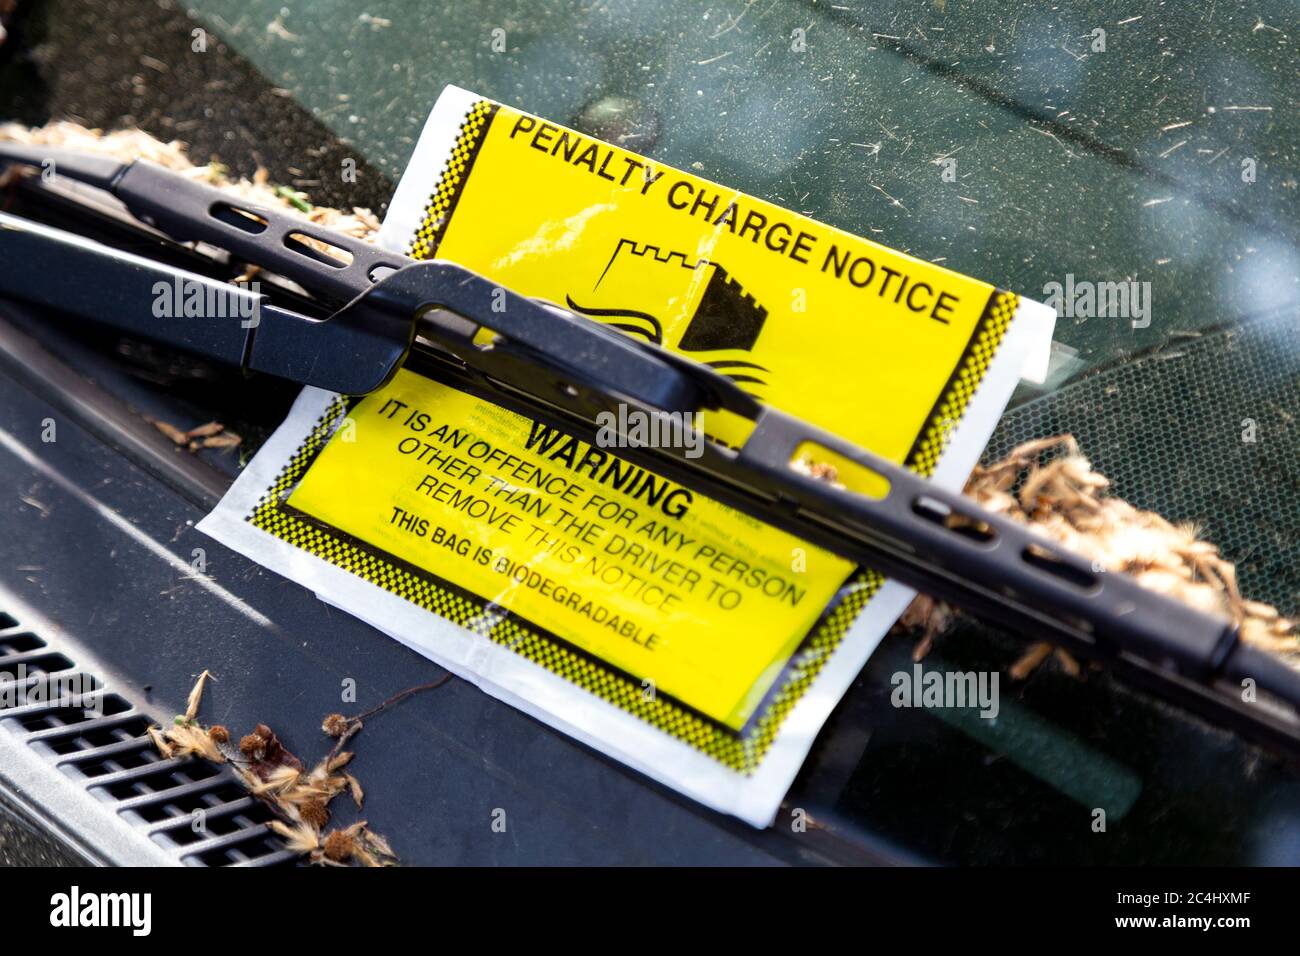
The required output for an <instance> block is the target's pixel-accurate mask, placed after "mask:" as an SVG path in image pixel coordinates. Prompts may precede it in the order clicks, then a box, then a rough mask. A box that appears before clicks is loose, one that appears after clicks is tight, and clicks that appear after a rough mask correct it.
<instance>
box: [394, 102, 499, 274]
mask: <svg viewBox="0 0 1300 956" xmlns="http://www.w3.org/2000/svg"><path fill="white" fill-rule="evenodd" d="M496 113H497V104H496V103H493V102H491V101H489V100H479V101H478V102H477V103H475V104H474V105H473V106H471V107H470V109H469V112H468V113H466V114H465V119H464V121H463V122H462V123H461V124H460V133H459V134H458V135H457V137H456V145H455V146H453V147H452V150H451V155H450V156H449V157H448V158H447V165H446V166H445V167H443V170H442V176H441V177H439V179H438V185H437V186H436V187H435V188H434V190H433V195H432V196H430V197H429V204H428V205H427V206H425V207H424V219H423V220H422V221H421V223H420V228H419V229H418V230H416V233H415V238H414V239H412V240H411V244H410V246H409V247H408V248H407V250H406V254H407V255H408V256H410V257H411V258H412V259H432V258H433V257H434V256H436V255H437V254H438V245H439V244H440V243H441V242H442V238H443V235H444V234H445V233H446V230H447V223H449V222H450V221H451V216H452V213H454V212H455V211H456V203H457V202H458V201H459V200H460V194H461V190H463V189H464V188H465V182H466V181H467V180H468V179H469V171H470V169H471V168H473V166H474V160H475V159H476V158H477V157H478V151H479V148H480V147H481V146H482V145H483V139H484V138H485V137H486V136H487V132H488V129H489V128H491V126H492V118H493V117H494V116H496Z"/></svg>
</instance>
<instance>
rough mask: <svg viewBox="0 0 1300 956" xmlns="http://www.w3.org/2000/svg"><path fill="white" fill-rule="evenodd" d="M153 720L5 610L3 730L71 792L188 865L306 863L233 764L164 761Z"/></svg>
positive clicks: (0, 686) (0, 682)
mask: <svg viewBox="0 0 1300 956" xmlns="http://www.w3.org/2000/svg"><path fill="white" fill-rule="evenodd" d="M152 723H153V721H152V720H151V719H150V718H149V716H148V715H146V714H143V713H141V712H140V711H138V710H136V709H135V708H134V707H133V706H132V705H131V703H130V702H129V701H127V700H126V699H125V698H123V697H121V696H119V695H117V694H114V693H112V692H111V691H109V690H107V689H106V688H105V686H104V682H103V681H102V680H101V679H100V678H99V677H98V676H96V675H94V674H90V673H87V672H85V671H83V670H81V669H79V668H78V667H77V665H76V662H75V661H74V660H73V659H72V658H70V657H69V656H68V655H66V654H64V653H61V652H60V651H59V650H57V649H55V648H52V647H50V646H49V643H48V642H47V641H46V640H45V639H44V638H42V637H40V636H39V635H37V634H35V633H33V632H32V631H31V630H30V629H28V630H22V629H20V622H19V621H18V620H17V619H16V618H15V617H14V616H13V615H12V614H7V613H5V612H3V611H0V732H4V733H9V734H12V735H14V736H16V737H17V738H18V739H19V740H20V741H22V742H23V743H25V744H26V745H27V746H28V747H30V748H32V750H33V751H35V752H36V753H37V754H38V755H40V756H41V757H42V758H44V759H45V760H47V761H49V762H50V763H51V764H53V765H54V766H55V767H57V768H58V770H59V772H60V773H62V774H63V775H64V776H65V777H66V778H67V779H68V782H69V785H70V786H77V787H81V788H83V789H84V790H85V791H86V792H87V793H88V794H89V795H90V796H91V797H93V798H95V799H97V800H99V801H101V802H103V803H107V804H109V805H110V806H112V807H113V809H114V810H115V811H116V812H117V815H118V817H119V818H120V819H122V820H123V821H124V822H125V823H126V824H127V825H129V826H130V827H132V828H134V829H138V830H139V831H140V832H141V834H142V835H143V836H145V837H147V838H148V839H149V840H150V841H152V842H153V843H155V844H157V845H158V846H161V847H163V848H164V849H165V850H166V851H167V852H169V853H171V854H173V855H174V856H175V857H176V859H177V860H178V861H179V862H181V863H184V864H186V865H188V866H267V865H273V864H281V863H293V862H295V861H296V860H297V856H296V855H295V854H293V853H291V852H289V851H288V850H286V849H285V848H284V844H283V842H282V841H281V840H280V838H279V837H277V836H276V835H275V834H274V833H272V832H271V831H270V830H268V829H267V826H266V824H267V823H268V822H270V820H271V819H272V814H271V811H270V810H269V809H267V807H266V806H264V805H263V804H262V803H261V802H259V801H258V800H256V799H255V798H253V797H250V796H249V795H248V792H247V791H246V790H245V789H244V787H243V786H242V785H241V784H240V783H239V782H238V780H237V779H236V778H235V775H234V773H233V771H231V769H230V768H229V767H219V766H215V765H213V764H210V763H208V762H206V761H203V760H195V759H189V758H186V759H165V758H163V757H162V755H161V754H159V753H158V749H157V748H156V747H155V746H154V744H153V741H152V740H151V739H150V738H149V735H148V732H147V731H148V728H149V726H150V725H151V724H152Z"/></svg>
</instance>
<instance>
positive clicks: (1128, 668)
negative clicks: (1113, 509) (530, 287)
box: [0, 144, 1300, 751]
mask: <svg viewBox="0 0 1300 956" xmlns="http://www.w3.org/2000/svg"><path fill="white" fill-rule="evenodd" d="M48 159H53V161H54V168H55V170H56V174H57V175H63V176H68V177H69V178H73V179H77V180H79V181H83V182H86V183H88V184H90V185H92V186H95V187H97V188H101V189H105V190H107V191H108V192H111V193H112V194H113V195H115V196H116V197H117V198H118V199H119V200H120V201H121V202H122V203H124V204H125V205H126V207H127V208H128V209H129V210H130V212H131V213H132V215H134V216H135V217H137V218H138V219H139V220H140V221H141V222H144V223H146V224H148V225H150V226H152V227H154V228H155V229H158V230H160V231H162V232H163V233H166V234H167V235H168V236H171V237H172V238H174V239H176V240H179V241H185V242H188V241H202V242H206V243H209V244H211V245H214V246H218V247H220V248H222V249H225V250H227V251H228V252H229V253H230V254H231V256H232V257H234V258H237V259H239V260H241V261H244V262H247V263H251V264H254V265H257V266H260V267H262V268H264V269H267V270H269V271H271V272H274V273H277V274H279V275H281V276H284V277H286V278H289V279H291V280H293V281H294V282H296V283H298V284H299V285H300V286H302V287H303V288H304V289H306V290H307V291H308V292H309V293H311V294H312V295H313V296H316V297H317V298H319V299H320V300H321V302H323V303H333V304H337V306H338V307H337V308H335V309H334V310H333V311H332V313H331V314H330V315H329V317H328V318H325V319H316V318H312V317H309V316H306V315H302V314H300V313H297V312H294V311H292V310H289V309H285V308H281V307H278V306H276V305H274V304H272V303H271V302H270V301H269V300H268V299H267V297H266V296H263V295H261V294H260V293H257V292H253V291H250V290H247V289H243V288H239V287H236V286H232V285H230V284H228V283H223V282H219V281H216V280H213V279H208V278H204V277H202V276H198V275H195V274H193V273H188V272H184V271H182V270H178V269H175V268H173V267H171V266H169V265H166V264H163V263H160V262H155V261H152V260H150V259H147V258H142V257H139V256H132V255H126V254H124V253H119V252H115V251H114V250H112V249H110V248H108V247H106V246H103V245H100V244H96V243H91V242H89V241H87V240H85V239H82V238H80V237H78V236H76V235H74V234H72V233H68V232H65V231H62V230H57V229H52V228H50V227H48V226H41V225H38V224H35V223H32V222H29V221H26V220H23V219H19V218H17V217H14V216H9V215H4V214H0V294H4V295H9V296H14V297H17V298H20V299H24V300H27V301H32V302H37V303H40V304H43V305H46V306H49V307H51V308H55V309H59V310H62V311H65V312H70V313H73V314H75V315H79V316H82V317H85V318H89V319H93V320H95V321H97V322H105V323H108V324H110V325H112V326H114V327H116V328H118V329H121V330H122V331H124V332H129V333H130V334H132V335H136V336H142V337H146V338H152V339H155V340H158V341H162V342H165V343H167V344H169V345H172V346H175V347H177V348H182V349H185V350H188V351H191V352H195V353H198V354H200V355H204V356H207V357H210V358H213V359H216V360H219V361H223V362H228V363H230V364H233V365H238V366H240V367H241V368H243V369H245V370H248V371H252V372H264V373H268V374H272V375H277V376H281V377H284V378H288V379H292V380H294V381H297V382H301V383H304V384H310V385H316V386H319V387H321V388H326V389H330V390H333V391H338V392H342V393H346V394H353V395H355V394H363V393H366V392H370V391H373V390H375V389H377V388H380V387H381V386H383V385H384V384H385V383H386V382H387V381H388V380H389V379H390V378H391V377H392V376H393V375H394V374H395V373H396V371H397V369H398V368H399V367H401V366H402V364H403V363H404V362H407V361H408V359H409V360H410V361H411V362H412V364H415V365H418V366H419V367H420V369H421V371H425V372H427V373H428V374H431V375H433V376H434V377H437V378H440V379H442V380H443V381H446V382H448V383H450V384H453V385H455V386H456V387H458V388H461V389H463V390H465V391H468V392H472V393H474V394H476V395H479V396H482V397H485V398H488V399H490V400H491V401H493V402H495V403H497V404H500V405H502V406H505V407H507V408H511V409H513V410H515V411H517V412H519V413H521V414H523V415H526V416H529V417H532V418H535V419H539V420H542V421H545V422H547V423H550V424H553V425H558V426H560V427H563V428H565V429H568V430H569V431H571V432H573V433H575V434H577V435H579V436H580V437H583V438H586V439H588V440H594V438H595V435H596V433H597V431H598V428H597V425H596V421H597V416H598V415H599V414H600V413H601V412H605V411H614V410H616V409H617V408H618V406H620V405H623V406H625V407H627V408H629V409H633V410H637V411H640V412H644V413H647V414H650V415H656V414H664V413H666V414H676V413H698V412H704V413H710V412H719V411H725V412H728V413H731V414H733V415H738V416H740V417H742V418H745V419H747V420H749V421H750V422H752V423H753V429H752V431H751V433H750V434H749V437H748V438H747V439H746V440H745V442H744V444H743V445H742V446H741V447H740V448H738V449H736V448H729V447H727V446H724V445H722V444H719V443H717V442H713V441H709V442H706V443H705V450H704V453H703V454H702V455H701V456H700V457H699V458H694V459H692V458H687V457H686V455H685V450H684V449H675V448H669V447H656V448H643V447H636V446H635V445H633V444H632V443H630V442H629V443H628V446H629V447H627V448H625V449H623V448H621V449H620V455H621V456H622V457H626V458H628V459H629V460H632V461H634V462H636V463H638V464H641V465H644V466H646V467H649V468H651V469H653V470H655V471H658V472H660V473H662V474H663V475H665V476H667V477H669V478H671V479H673V480H676V481H678V482H680V483H681V484H683V485H684V486H686V487H688V488H691V489H693V490H695V491H698V492H700V493H701V494H704V495H707V496H709V497H711V498H714V499H716V500H718V501H721V502H724V503H726V504H729V505H731V506H733V507H735V508H737V509H738V510H740V511H743V512H745V513H746V514H749V515H751V516H753V517H754V518H757V519H759V520H761V521H764V522H766V523H768V524H771V525H774V526H776V527H779V528H782V529H783V530H786V531H788V532H790V533H792V534H794V535H796V536H798V537H800V538H802V539H804V540H807V541H810V542H812V543H815V544H817V545H820V546H822V547H824V548H826V549H827V550H829V551H832V552H834V553H836V554H838V555H841V556H842V557H845V558H847V559H849V560H850V561H852V562H854V563H857V564H861V565H865V566H867V567H870V568H874V569H876V570H878V571H880V572H882V573H884V574H886V575H888V576H890V577H893V578H895V579H897V580H899V581H901V582H903V583H905V584H907V585H909V586H911V587H913V588H916V589H917V590H919V591H923V592H925V593H927V594H931V595H933V596H935V597H937V598H941V599H943V600H946V601H949V602H951V603H953V604H955V605H957V606H959V607H961V608H963V609H965V610H967V611H969V612H971V613H972V614H975V615H977V616H979V617H982V618H984V619H986V620H989V621H992V622H995V623H998V624H1001V625H1003V626H1006V627H1008V628H1011V629H1013V630H1015V631H1017V632H1019V633H1021V634H1023V635H1025V636H1026V637H1028V638H1030V639H1032V640H1048V641H1052V642H1055V643H1058V644H1061V645H1063V646H1065V647H1067V648H1069V649H1070V650H1071V651H1073V652H1074V653H1077V654H1079V655H1080V656H1082V657H1085V658H1090V659H1101V660H1107V661H1109V662H1111V663H1112V665H1113V666H1115V667H1116V668H1118V669H1120V670H1122V671H1124V672H1125V673H1128V674H1130V675H1133V676H1135V677H1137V678H1139V679H1141V680H1143V681H1144V682H1145V683H1147V684H1149V685H1151V686H1154V687H1155V688H1157V689H1158V690H1160V691H1162V692H1164V693H1165V694H1167V695H1169V696H1173V697H1175V698H1177V699H1179V700H1180V701H1182V702H1184V703H1187V704H1190V705H1192V706H1197V707H1200V708H1202V709H1208V710H1210V711H1212V712H1213V713H1214V715H1216V716H1218V717H1220V718H1223V719H1226V720H1229V721H1230V722H1232V723H1233V724H1234V725H1236V726H1238V727H1241V728H1243V729H1248V730H1253V731H1262V732H1263V733H1264V735H1265V736H1266V737H1267V738H1268V739H1270V740H1271V741H1273V742H1280V743H1283V744H1285V745H1287V746H1288V747H1290V748H1291V749H1293V750H1296V751H1300V732H1298V731H1297V728H1298V727H1300V723H1298V721H1297V719H1296V714H1295V713H1292V714H1284V713H1281V712H1279V711H1277V710H1266V709H1265V708H1264V707H1261V706H1257V705H1248V704H1244V703H1242V701H1241V694H1240V685H1239V684H1238V683H1237V682H1240V681H1242V680H1244V679H1247V678H1250V679H1252V680H1254V681H1255V682H1256V684H1257V685H1258V687H1259V688H1260V689H1262V690H1264V691H1267V692H1268V693H1269V694H1271V695H1272V696H1273V697H1275V698H1277V699H1279V700H1280V701H1282V702H1284V703H1286V704H1288V705H1289V706H1290V708H1291V709H1292V711H1300V673H1297V672H1296V671H1294V670H1292V669H1291V668H1290V667H1288V666H1287V665H1285V664H1284V663H1283V662H1282V661H1280V660H1279V659H1277V658H1275V657H1272V656H1271V655H1268V654H1265V653H1263V652H1260V651H1257V650H1255V649H1253V648H1251V647H1249V646H1247V645H1245V644H1244V643H1242V642H1241V641H1240V639H1239V635H1238V633H1237V631H1236V629H1235V628H1234V627H1233V626H1232V625H1231V624H1230V622H1228V621H1227V620H1225V619H1222V618H1219V617H1214V616H1211V615H1208V614H1205V613H1202V612H1199V611H1196V610H1194V609H1192V608H1190V607H1188V606H1186V605H1184V604H1181V603H1179V602H1177V601H1174V600H1172V599H1170V598H1167V597H1165V596H1163V595H1160V594H1157V593H1155V592H1152V591H1148V590H1146V589H1145V588H1142V587H1141V586H1139V585H1138V584H1137V582H1135V581H1134V580H1133V579H1131V578H1129V577H1127V576H1126V575H1123V574H1118V573H1114V572H1102V571H1098V570H1095V569H1094V568H1093V566H1092V564H1091V563H1090V562H1089V561H1087V560H1085V559H1084V558H1082V557H1080V556H1078V555H1076V554H1073V553H1072V552H1070V551H1068V550H1067V549H1065V548H1063V547H1061V546H1060V545H1059V544H1056V543H1055V542H1053V541H1050V540H1049V539H1047V538H1045V537H1042V536H1040V535H1038V534H1036V533H1034V532H1033V531H1031V530H1029V529H1028V528H1026V527H1024V526H1022V525H1020V524H1017V523H1015V522H1013V521H1011V520H1009V519H1007V518H1004V517H1001V516H999V515H996V514H993V513H992V512H989V511H986V510H984V509H982V508H980V507H979V506H978V505H977V504H975V503H974V502H973V501H971V500H969V499H967V498H965V497H963V496H962V495H960V494H953V493H950V492H948V491H945V490H943V489H941V488H939V487H937V486H936V485H934V484H933V483H931V482H930V481H928V480H926V479H924V478H921V477H919V476H917V475H915V474H913V473H912V472H910V471H908V470H906V469H904V468H902V467H900V466H899V465H896V464H894V463H893V462H890V461H888V460H886V459H883V458H881V457H879V456H877V455H875V454H872V453H871V452H869V451H867V450H865V449H863V448H860V447H857V446H855V445H853V444H852V443H851V442H848V441H845V440H844V439H842V438H840V437H838V436H836V435H833V434H831V433H829V432H826V431H824V430H822V429H820V428H817V427H815V426H813V425H810V424H808V423H807V422H803V421H800V420H799V419H796V418H794V417H792V416H790V415H787V414H785V413H783V412H781V411H779V410H777V409H774V408H771V407H768V406H764V405H762V404H760V403H759V402H757V401H756V400H755V399H753V398H752V397H751V396H749V395H748V394H746V393H745V392H743V391H741V390H740V389H739V388H738V387H737V386H736V385H735V384H734V383H732V382H731V381H730V380H728V379H726V378H724V377H722V376H720V375H718V374H717V373H716V372H714V371H713V370H711V369H709V368H708V367H706V366H703V365H700V364H697V363H695V362H692V361H690V360H688V359H685V358H683V357H681V356H678V355H676V354H673V353H670V352H667V351H664V350H662V349H659V348H657V347H655V346H652V345H649V344H647V343H643V342H640V341H638V340H634V339H631V338H628V337H626V336H623V335H621V334H620V333H618V332H616V331H613V330H612V329H609V328H607V327H605V326H603V325H601V324H599V323H596V322H592V321H590V320H588V319H585V318H582V317H580V316H578V315H576V314H574V313H572V312H569V311H567V310H564V309H561V308H558V307H556V306H554V305H551V304H549V303H545V302H540V301H537V300H534V299H530V298H527V297H524V296H521V295H518V294H516V293H514V292H511V291H510V290H508V289H502V288H501V287H499V286H497V285H496V284H494V283H492V282H490V281H489V280H488V279H485V278H484V277H482V276H479V275H476V274H474V273H472V272H469V271H467V270H465V269H463V268H461V267H459V266H457V265H455V264H454V263H450V262H444V261H428V262H416V261H413V260H410V259H408V258H406V257H404V256H401V255H398V254H395V253H391V252H386V251H384V250H382V249H378V248H376V247H374V246H372V245H370V244H368V243H366V242H363V241H361V240H358V239H354V238H351V237H348V236H344V235H340V234H338V233H335V232H332V231H330V230H326V229H322V228H319V227H315V226H312V225H310V224H308V223H304V222H303V221H301V220H299V219H297V218H295V217H293V216H290V215H289V214H287V213H286V212H283V211H281V210H278V209H270V208H266V207H262V206H258V205H255V204H252V203H246V202H243V201H242V200H239V199H238V198H232V197H231V196H230V195H228V194H226V193H224V192H221V191H219V190H217V189H214V188H211V187H208V186H205V185H202V184H199V183H194V182H191V181H190V180H188V179H185V178H184V177H181V176H179V175H177V174H175V173H172V172H169V171H167V170H165V169H162V168H161V167H157V166H154V165H151V164H149V163H146V162H134V163H130V164H116V163H109V162H105V161H103V160H99V159H96V158H87V157H82V156H79V155H76V154H63V153H59V152H58V151H53V150H39V149H33V148H30V147H28V148H20V149H13V148H11V147H10V146H8V145H7V144H0V162H5V161H9V162H18V163H24V164H28V165H37V166H39V165H42V163H43V161H45V160H48ZM322 246H324V247H326V248H328V249H330V250H335V251H336V252H335V254H328V253H325V252H322V251H321V247H322ZM346 257H350V260H348V261H344V262H340V261H339V260H340V259H341V258H344V259H346ZM159 282H163V283H170V284H174V283H177V282H186V283H192V284H193V285H191V286H189V288H191V289H200V290H202V291H203V292H204V293H205V294H208V295H212V296H217V297H220V296H229V297H235V299H233V300H231V301H230V302H229V303H228V304H229V305H230V306H231V308H229V309H227V310H224V311H220V314H221V315H223V316H227V318H220V319H212V318H208V319H204V318H198V317H194V318H181V317H177V318H166V319H160V318H157V317H155V315H154V310H153V308H152V306H153V304H154V303H155V301H156V299H157V295H158V293H157V291H156V290H157V288H158V286H157V284H158V283H159ZM247 315H255V316H256V317H257V318H256V321H248V320H241V319H240V318H239V317H240V316H247ZM483 329H487V330H490V331H491V332H493V333H495V334H496V335H495V338H492V340H491V342H490V344H486V345H485V344H482V342H481V341H480V339H481V338H482V336H480V335H479V333H480V332H481V331H482V330H483ZM417 334H418V337H419V346H418V348H417V350H416V355H415V356H414V357H412V355H411V352H412V348H411V347H412V343H413V342H414V341H415V339H416V336H417ZM620 420H626V419H620ZM809 447H811V448H815V449H819V450H821V451H823V453H825V452H829V453H830V454H831V455H832V456H838V458H839V459H842V460H843V461H845V462H847V463H849V465H848V467H849V468H850V469H861V470H862V472H865V473H869V474H870V475H873V476H875V480H877V481H879V480H880V479H883V480H884V482H887V483H888V492H887V493H885V494H884V495H883V497H879V498H873V497H869V496H867V495H864V494H860V493H857V492H854V491H852V490H849V489H847V488H845V487H842V486H839V485H837V484H834V483H831V482H828V481H825V480H822V479H819V478H816V477H813V476H811V475H810V474H807V473H805V472H804V471H801V470H797V469H796V468H795V467H793V462H794V460H795V458H796V455H797V454H798V453H800V452H801V450H803V449H806V448H809ZM1234 684H1235V685H1236V686H1234Z"/></svg>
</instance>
